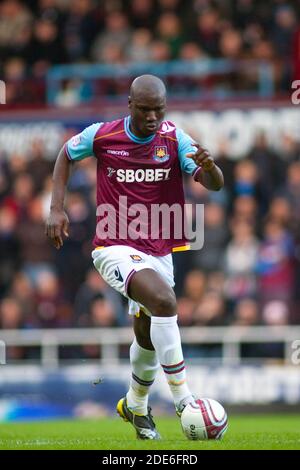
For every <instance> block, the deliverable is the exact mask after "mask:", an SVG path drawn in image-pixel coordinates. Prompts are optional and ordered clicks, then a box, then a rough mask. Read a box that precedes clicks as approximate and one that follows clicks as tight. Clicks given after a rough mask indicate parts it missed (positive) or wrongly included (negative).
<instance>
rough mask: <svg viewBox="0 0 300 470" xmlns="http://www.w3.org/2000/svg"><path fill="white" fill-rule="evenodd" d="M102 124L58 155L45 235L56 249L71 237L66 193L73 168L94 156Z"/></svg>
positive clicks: (64, 147)
mask: <svg viewBox="0 0 300 470" xmlns="http://www.w3.org/2000/svg"><path fill="white" fill-rule="evenodd" d="M100 126H101V123H97V124H92V125H91V126H89V127H87V128H86V129H84V131H82V132H81V133H80V134H78V135H76V136H74V137H72V138H71V139H70V140H69V141H68V142H66V143H65V145H64V146H63V148H62V149H61V151H60V152H59V154H58V157H57V159H56V162H55V166H54V171H53V189H52V198H51V205H50V213H49V216H48V219H47V221H46V228H45V233H46V235H47V237H48V238H49V239H50V240H51V242H52V243H53V244H54V246H55V248H57V249H58V250H59V248H61V247H62V245H63V236H65V237H68V236H69V219H68V216H67V214H66V212H65V210H64V201H65V192H66V186H67V184H68V180H69V176H70V170H71V166H72V164H73V163H74V162H76V161H78V160H83V159H84V158H87V157H90V156H93V155H94V152H93V143H94V137H95V134H96V132H97V130H98V129H99V127H100Z"/></svg>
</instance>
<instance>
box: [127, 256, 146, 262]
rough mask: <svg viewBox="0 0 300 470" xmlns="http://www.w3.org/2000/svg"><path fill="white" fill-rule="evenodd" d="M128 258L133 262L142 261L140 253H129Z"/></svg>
mask: <svg viewBox="0 0 300 470" xmlns="http://www.w3.org/2000/svg"><path fill="white" fill-rule="evenodd" d="M130 258H131V259H132V261H133V262H134V263H142V262H144V260H143V258H142V257H141V256H140V255H130Z"/></svg>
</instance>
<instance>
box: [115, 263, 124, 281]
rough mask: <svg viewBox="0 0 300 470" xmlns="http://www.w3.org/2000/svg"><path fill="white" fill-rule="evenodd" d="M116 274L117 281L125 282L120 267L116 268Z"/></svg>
mask: <svg viewBox="0 0 300 470" xmlns="http://www.w3.org/2000/svg"><path fill="white" fill-rule="evenodd" d="M115 276H116V279H117V281H120V282H123V277H122V274H121V273H120V269H119V268H118V267H117V268H116V269H115Z"/></svg>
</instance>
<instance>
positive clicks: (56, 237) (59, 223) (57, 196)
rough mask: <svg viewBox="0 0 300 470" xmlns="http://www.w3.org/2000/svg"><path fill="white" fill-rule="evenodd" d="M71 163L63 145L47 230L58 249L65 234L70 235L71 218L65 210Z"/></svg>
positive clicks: (57, 164) (58, 160) (54, 179)
mask: <svg viewBox="0 0 300 470" xmlns="http://www.w3.org/2000/svg"><path fill="white" fill-rule="evenodd" d="M71 165H72V161H71V160H69V159H68V158H67V155H66V151H65V146H63V148H62V149H61V151H60V152H59V154H58V157H57V159H56V162H55V166H54V171H53V190H52V198H51V205H50V213H49V216H48V219H47V221H46V230H45V233H46V235H47V237H48V238H49V239H50V240H51V241H52V243H53V245H54V246H55V248H57V249H58V250H59V248H60V247H61V246H62V245H63V235H64V236H65V237H68V236H69V232H68V230H69V219H68V216H67V214H66V212H65V210H64V200H65V190H66V186H67V183H68V179H69V175H70V170H71Z"/></svg>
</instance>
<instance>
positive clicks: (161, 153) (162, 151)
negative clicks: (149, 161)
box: [153, 145, 170, 162]
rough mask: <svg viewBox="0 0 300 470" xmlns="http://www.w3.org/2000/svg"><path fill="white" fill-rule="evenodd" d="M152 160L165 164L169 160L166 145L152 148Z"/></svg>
mask: <svg viewBox="0 0 300 470" xmlns="http://www.w3.org/2000/svg"><path fill="white" fill-rule="evenodd" d="M153 158H154V160H156V161H157V162H166V161H167V160H169V158H170V155H169V154H168V149H167V146H166V145H156V146H155V147H154V155H153Z"/></svg>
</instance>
